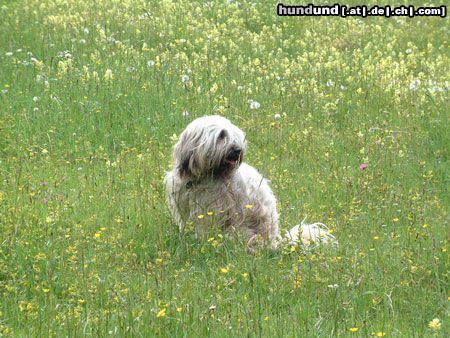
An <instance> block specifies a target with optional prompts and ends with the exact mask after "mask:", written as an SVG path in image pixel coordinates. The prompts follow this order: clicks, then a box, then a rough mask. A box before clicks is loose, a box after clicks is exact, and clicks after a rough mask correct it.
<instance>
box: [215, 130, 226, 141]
mask: <svg viewBox="0 0 450 338" xmlns="http://www.w3.org/2000/svg"><path fill="white" fill-rule="evenodd" d="M227 135H228V134H227V131H226V130H225V129H222V130H221V131H220V134H219V136H218V137H217V139H218V140H223V139H224V138H225V137H227Z"/></svg>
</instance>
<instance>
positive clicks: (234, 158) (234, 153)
mask: <svg viewBox="0 0 450 338" xmlns="http://www.w3.org/2000/svg"><path fill="white" fill-rule="evenodd" d="M241 154H242V149H241V148H237V147H233V148H231V150H230V152H229V153H228V155H227V158H226V159H225V161H226V162H227V163H229V164H232V165H234V164H236V163H237V162H238V161H239V158H240V157H241Z"/></svg>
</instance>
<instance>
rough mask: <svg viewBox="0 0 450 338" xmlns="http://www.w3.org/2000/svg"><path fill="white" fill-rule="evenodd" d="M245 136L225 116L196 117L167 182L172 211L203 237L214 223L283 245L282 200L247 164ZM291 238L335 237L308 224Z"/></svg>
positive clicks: (178, 149)
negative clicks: (278, 198) (281, 229)
mask: <svg viewBox="0 0 450 338" xmlns="http://www.w3.org/2000/svg"><path fill="white" fill-rule="evenodd" d="M245 150H246V143H245V134H244V132H243V131H242V130H240V129H239V128H238V127H236V126H235V125H234V124H232V123H231V122H230V121H229V120H227V119H226V118H224V117H221V116H204V117H201V118H198V119H196V120H194V121H192V122H191V123H190V124H189V125H188V126H187V127H186V129H185V130H184V131H183V132H182V134H181V135H180V138H179V141H178V143H177V144H176V145H175V148H174V151H173V170H172V171H170V172H168V173H167V174H166V178H165V184H166V189H167V194H168V202H169V207H170V210H171V213H172V215H173V217H174V218H175V220H176V222H177V223H178V225H179V227H180V229H181V230H182V229H184V227H185V226H186V225H187V224H192V225H194V226H195V229H196V232H197V234H199V235H204V234H206V233H207V232H208V228H209V227H211V226H219V227H220V228H221V229H222V230H223V231H224V232H227V231H230V230H233V231H234V230H237V231H240V232H243V233H244V234H245V235H246V238H247V239H248V245H249V247H251V246H252V245H253V244H254V243H256V241H257V239H258V238H261V239H262V240H263V241H264V243H265V244H267V245H269V246H270V247H272V248H278V247H279V245H280V243H281V242H282V240H283V238H282V236H281V235H280V229H279V222H278V212H277V208H276V198H275V196H274V194H273V192H272V190H271V189H270V187H269V184H268V182H267V180H265V179H264V178H263V177H262V176H261V174H260V173H259V172H258V171H257V170H256V169H255V168H253V167H252V166H250V165H248V164H246V163H244V162H243V158H244V153H245ZM284 239H285V240H286V241H288V242H291V243H293V242H298V241H299V240H301V241H302V242H303V243H304V244H305V245H308V244H309V243H311V242H316V243H317V242H329V241H334V237H333V236H332V235H330V234H328V231H327V229H326V227H325V226H324V225H323V224H321V223H315V224H305V223H303V222H302V224H300V225H297V226H295V227H294V228H292V229H291V230H290V231H287V233H286V236H285V237H284Z"/></svg>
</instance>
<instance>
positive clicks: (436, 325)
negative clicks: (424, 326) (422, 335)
mask: <svg viewBox="0 0 450 338" xmlns="http://www.w3.org/2000/svg"><path fill="white" fill-rule="evenodd" d="M428 327H429V328H430V329H432V330H434V331H437V330H440V329H441V321H440V320H439V318H434V319H433V320H431V321H430V322H429V323H428Z"/></svg>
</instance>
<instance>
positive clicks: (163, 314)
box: [156, 308, 166, 318]
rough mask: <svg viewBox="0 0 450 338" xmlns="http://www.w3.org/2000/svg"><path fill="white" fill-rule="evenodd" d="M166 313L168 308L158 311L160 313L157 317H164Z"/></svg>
mask: <svg viewBox="0 0 450 338" xmlns="http://www.w3.org/2000/svg"><path fill="white" fill-rule="evenodd" d="M165 315H166V308H163V309H161V310H159V311H158V313H157V314H156V318H162V317H165Z"/></svg>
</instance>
